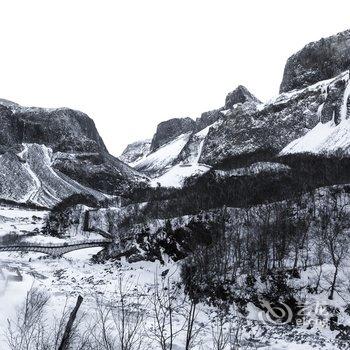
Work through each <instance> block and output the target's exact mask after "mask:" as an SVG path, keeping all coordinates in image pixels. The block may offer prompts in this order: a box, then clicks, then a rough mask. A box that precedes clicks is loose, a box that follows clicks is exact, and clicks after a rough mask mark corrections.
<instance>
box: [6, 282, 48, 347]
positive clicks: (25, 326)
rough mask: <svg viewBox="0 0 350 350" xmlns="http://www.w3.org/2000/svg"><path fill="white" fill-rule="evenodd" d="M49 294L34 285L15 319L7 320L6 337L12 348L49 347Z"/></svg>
mask: <svg viewBox="0 0 350 350" xmlns="http://www.w3.org/2000/svg"><path fill="white" fill-rule="evenodd" d="M48 301H49V296H48V294H47V293H45V292H44V291H42V290H39V289H37V288H34V287H33V286H32V287H31V289H30V290H29V291H28V292H27V295H26V299H25V301H24V303H23V304H22V305H21V306H20V307H19V309H18V310H17V312H16V317H15V319H14V320H7V322H8V324H7V331H6V339H7V344H8V346H9V348H10V349H12V350H31V349H38V350H44V349H48V348H49V347H48V346H49V344H48V338H47V328H46V325H45V308H46V306H47V303H48Z"/></svg>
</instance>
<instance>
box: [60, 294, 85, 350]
mask: <svg viewBox="0 0 350 350" xmlns="http://www.w3.org/2000/svg"><path fill="white" fill-rule="evenodd" d="M82 302H83V297H82V296H81V295H79V296H78V299H77V303H76V304H75V307H74V309H73V311H72V312H71V314H70V316H69V320H68V322H67V325H66V329H65V330H64V333H63V337H62V341H61V345H60V346H59V347H58V350H67V349H68V347H69V342H70V338H71V334H72V328H73V324H74V321H75V319H76V317H77V313H78V311H79V308H80V305H81V303H82Z"/></svg>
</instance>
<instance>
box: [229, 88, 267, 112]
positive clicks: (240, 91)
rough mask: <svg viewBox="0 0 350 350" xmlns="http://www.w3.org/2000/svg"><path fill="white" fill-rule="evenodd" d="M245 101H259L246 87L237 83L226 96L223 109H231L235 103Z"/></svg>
mask: <svg viewBox="0 0 350 350" xmlns="http://www.w3.org/2000/svg"><path fill="white" fill-rule="evenodd" d="M245 102H253V103H261V102H260V101H259V100H258V99H257V98H256V97H255V96H254V95H253V94H252V93H250V92H249V90H248V89H247V88H246V87H244V86H243V85H239V86H238V87H237V88H236V89H235V90H233V91H232V92H230V93H229V94H228V95H227V96H226V100H225V109H232V107H233V106H234V105H236V104H237V103H245Z"/></svg>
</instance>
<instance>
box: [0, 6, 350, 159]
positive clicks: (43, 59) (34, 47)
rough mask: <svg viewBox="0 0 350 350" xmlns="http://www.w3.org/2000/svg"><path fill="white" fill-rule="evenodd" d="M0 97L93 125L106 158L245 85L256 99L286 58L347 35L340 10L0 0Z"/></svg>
mask: <svg viewBox="0 0 350 350" xmlns="http://www.w3.org/2000/svg"><path fill="white" fill-rule="evenodd" d="M0 9H1V19H0V30H1V41H0V45H1V46H0V47H1V54H0V67H1V76H0V97H1V98H6V99H9V100H13V101H15V102H18V103H20V104H23V105H31V106H41V107H62V106H67V107H71V108H74V109H79V110H82V111H83V112H86V113H87V114H88V115H89V116H90V117H92V118H93V119H94V121H95V123H96V125H97V128H98V130H99V132H100V134H101V136H102V137H103V139H104V141H105V143H106V145H107V147H108V149H109V150H110V152H111V153H112V154H114V155H118V154H119V153H120V152H121V151H122V150H123V148H124V147H125V146H126V145H127V144H128V143H130V142H132V141H135V140H138V139H144V138H147V137H151V136H152V135H153V133H154V131H155V128H156V125H157V123H159V122H160V121H163V120H166V119H169V118H172V117H185V116H190V117H193V118H196V117H198V116H200V114H201V112H204V111H207V110H211V109H215V108H218V107H221V106H222V105H223V103H224V99H225V96H226V94H227V93H228V92H229V91H231V90H233V89H234V88H235V87H236V86H237V85H239V84H242V85H245V86H246V87H247V88H248V89H249V90H250V91H251V92H253V93H254V94H255V95H256V96H257V97H258V98H260V99H262V100H267V99H269V98H270V97H272V96H274V95H276V94H277V92H278V88H279V84H280V81H281V79H282V73H283V68H284V64H285V61H286V59H287V58H288V57H289V56H290V55H291V54H292V53H294V52H295V51H297V50H299V49H300V48H302V47H303V46H304V45H305V44H306V43H308V42H310V41H314V40H318V39H319V38H321V37H325V36H329V35H332V34H335V33H337V32H339V31H342V30H345V29H348V28H350V3H349V1H348V0H344V1H341V0H328V1H323V0H303V1H301V0H293V1H292V0H254V1H250V0H240V1H237V0H231V1H224V0H222V1H221V0H212V1H206V0H198V1H196V0H173V1H168V0H139V1H134V0H124V1H121V0H120V1H119V0H114V1H112V0H111V1H109V0H99V1H97V0H96V1H89V0H57V1H53V0H42V1H38V0H30V1H28V0H23V1H18V0H8V1H3V0H0Z"/></svg>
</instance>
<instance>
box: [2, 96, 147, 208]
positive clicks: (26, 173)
mask: <svg viewBox="0 0 350 350" xmlns="http://www.w3.org/2000/svg"><path fill="white" fill-rule="evenodd" d="M0 123H1V129H0V164H1V166H2V173H1V184H0V198H2V199H6V200H12V201H16V202H21V203H31V204H36V205H41V206H46V207H52V206H54V205H55V204H57V203H58V202H59V201H60V200H62V199H64V198H66V197H68V196H70V195H72V194H74V193H84V194H93V195H94V196H96V198H98V199H103V198H105V197H106V194H120V193H123V192H125V191H128V189H130V187H132V186H133V184H135V183H137V182H138V181H139V180H142V176H141V175H140V174H138V173H137V172H136V171H135V170H133V169H131V168H130V167H129V166H127V165H126V164H124V163H123V162H121V161H120V160H118V159H117V158H114V157H113V156H111V155H110V154H109V153H108V151H107V149H106V147H105V145H104V143H103V141H102V139H101V137H100V135H99V134H98V132H97V130H96V127H95V124H94V122H93V121H92V119H90V118H89V117H88V116H87V115H86V114H84V113H82V112H79V111H75V110H72V109H68V108H59V109H44V108H34V107H30V108H28V107H22V106H20V105H18V104H16V103H13V102H10V101H6V100H0ZM14 169H16V171H14ZM102 192H103V193H104V194H103V193H102Z"/></svg>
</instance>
